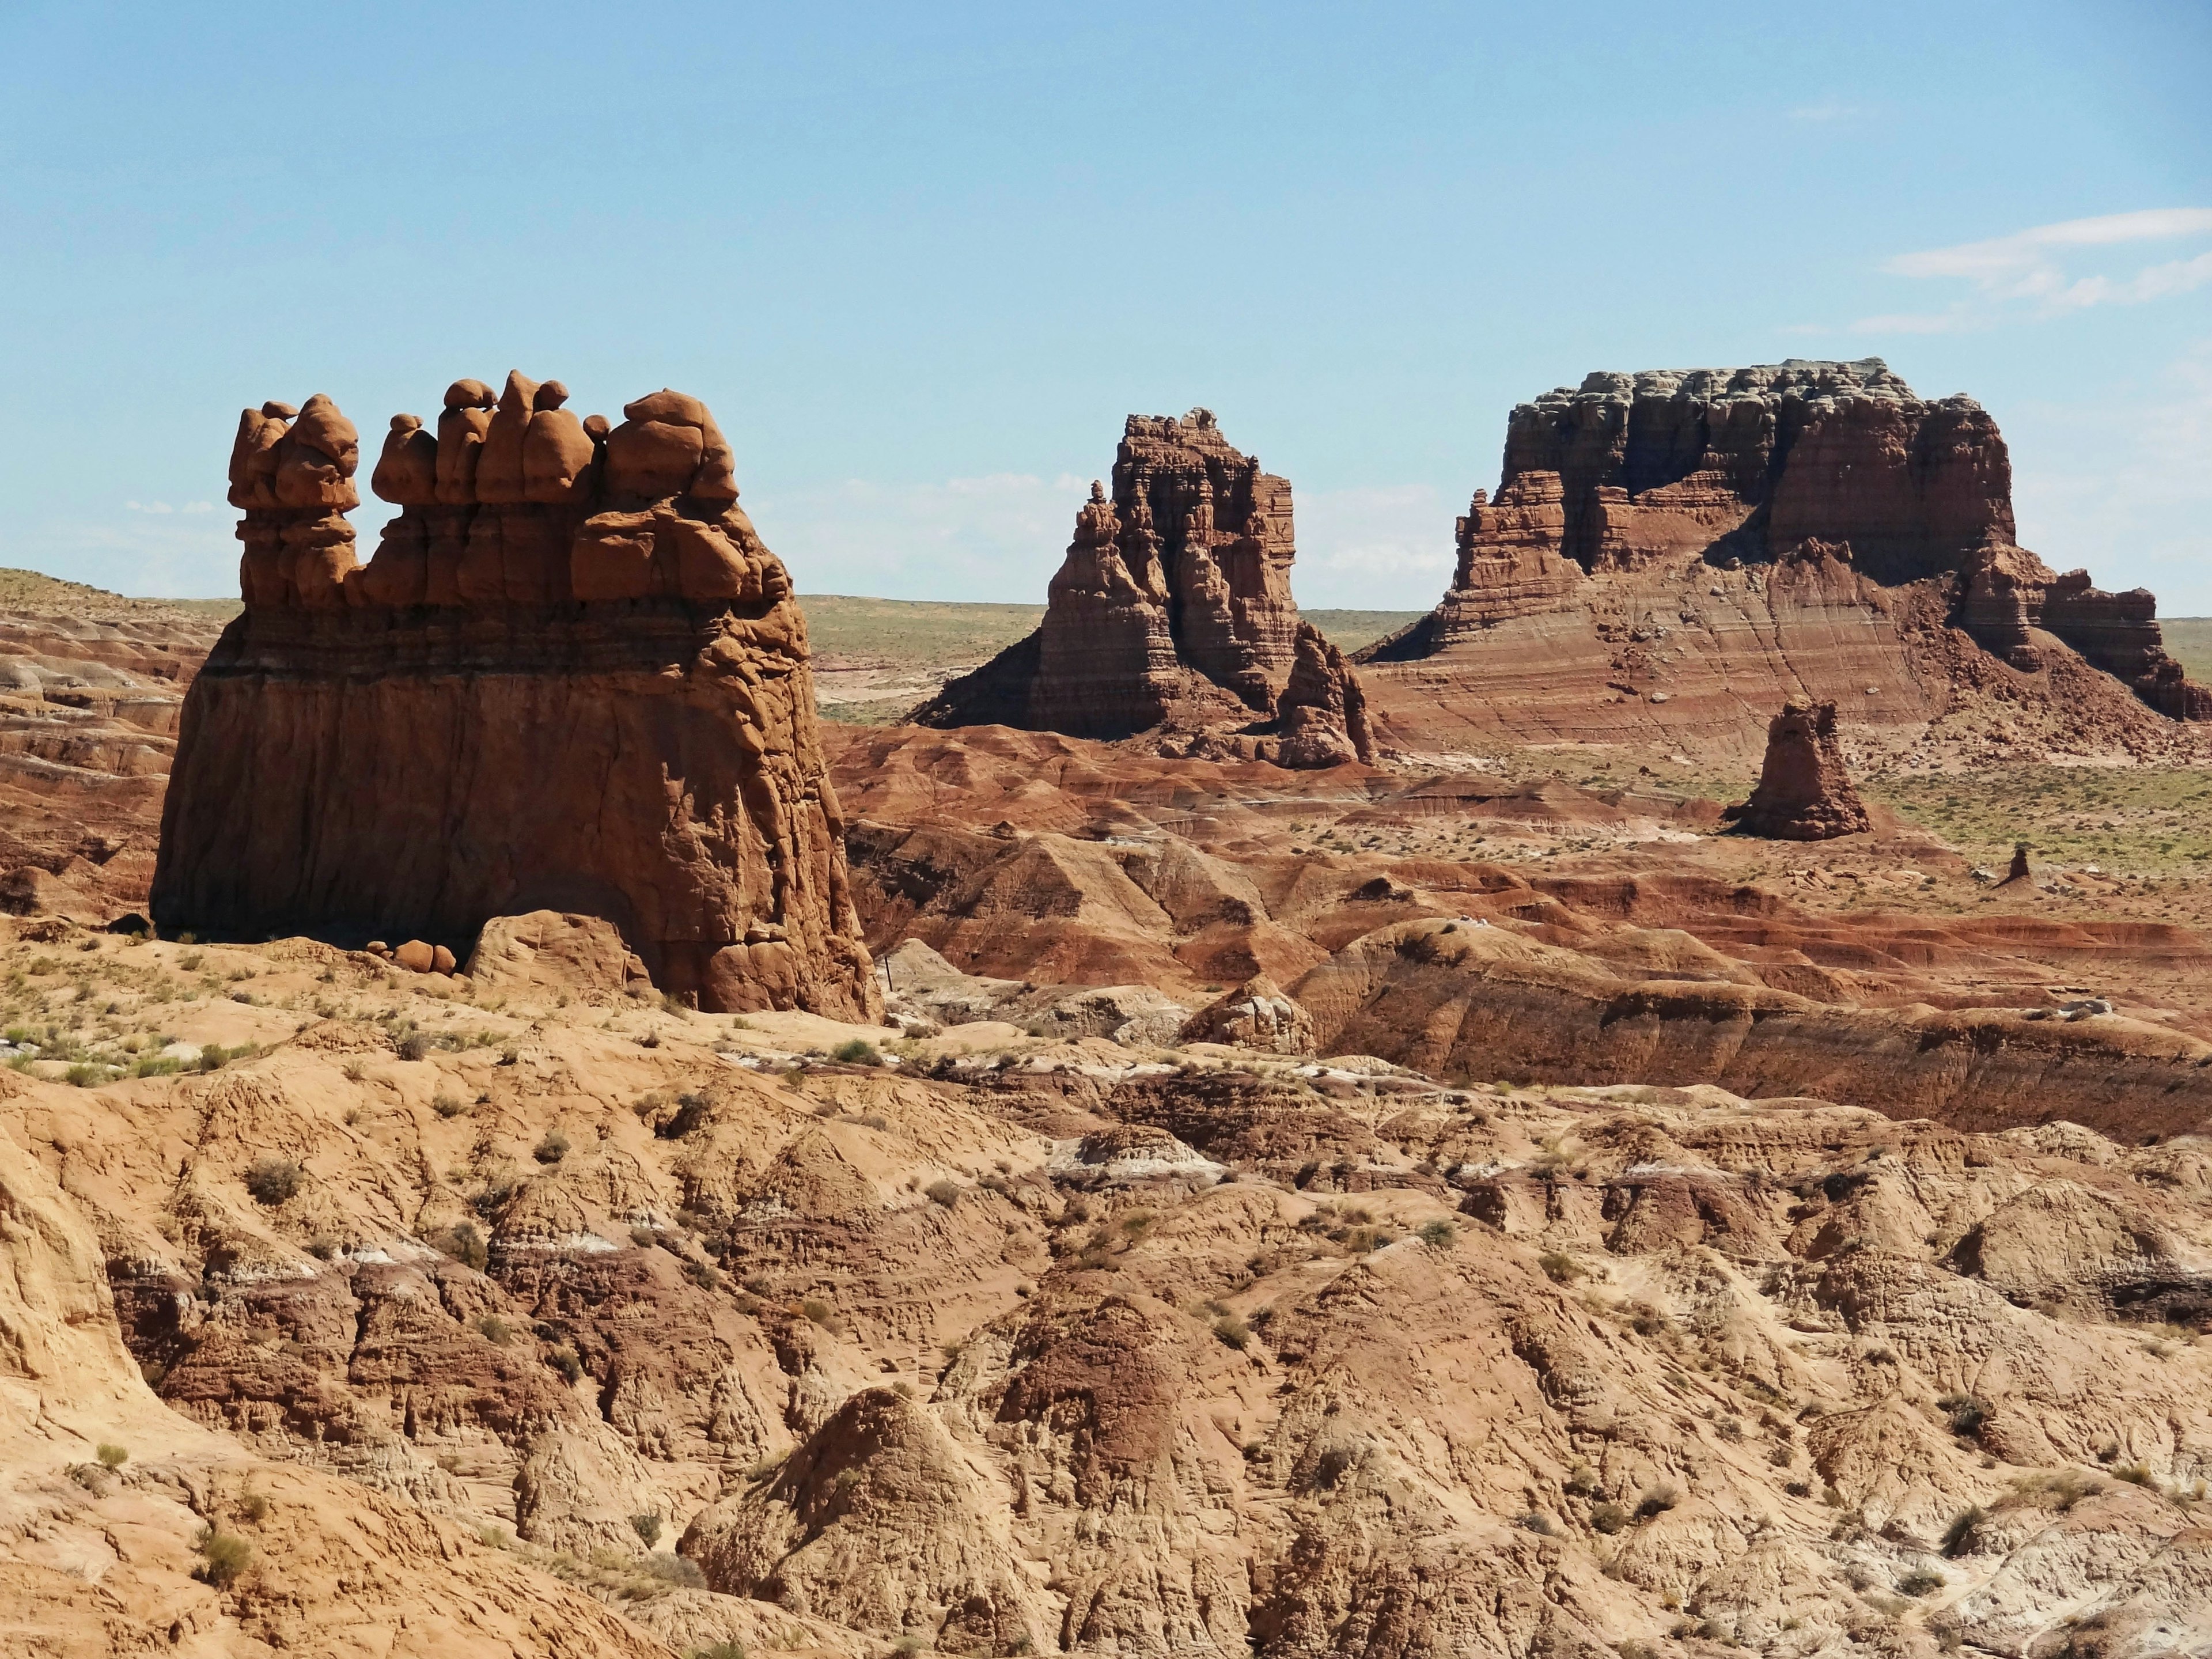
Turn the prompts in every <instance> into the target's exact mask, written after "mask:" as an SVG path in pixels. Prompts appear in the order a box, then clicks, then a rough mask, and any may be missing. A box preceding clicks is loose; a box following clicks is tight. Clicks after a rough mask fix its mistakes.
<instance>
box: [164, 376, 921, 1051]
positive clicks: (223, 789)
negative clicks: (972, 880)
mask: <svg viewBox="0 0 2212 1659" xmlns="http://www.w3.org/2000/svg"><path fill="white" fill-rule="evenodd" d="M567 398H568V394H567V391H566V389H565V388H564V387H562V385H561V384H560V383H559V382H558V381H556V380H548V381H544V382H543V383H539V382H534V381H532V380H527V379H526V378H525V377H524V376H522V375H521V374H510V375H509V376H508V377H507V384H506V386H505V389H504V390H503V391H502V392H501V393H500V394H499V395H498V396H496V397H495V396H494V395H493V393H492V392H491V390H490V388H489V386H486V385H485V384H484V383H483V382H482V381H479V380H458V381H456V382H454V384H453V386H451V387H450V388H448V390H447V393H446V397H445V411H444V413H443V414H442V415H441V416H440V417H439V419H438V422H437V426H436V428H435V432H434V431H433V430H432V428H430V427H428V425H426V424H425V423H424V422H422V421H421V420H420V419H418V418H417V417H416V416H411V415H402V416H397V417H395V418H394V420H393V421H392V427H391V430H390V433H389V434H388V435H387V436H386V440H385V444H384V449H383V453H382V455H381V456H380V459H379V460H378V462H377V464H376V467H375V471H374V474H373V475H372V480H371V482H372V486H373V488H374V489H375V490H376V491H377V493H378V494H379V495H382V496H383V497H384V498H385V499H386V500H387V501H392V502H393V503H395V504H396V505H398V507H399V508H400V509H401V510H400V512H399V513H398V516H396V517H395V518H393V519H392V520H391V522H390V523H389V524H387V525H386V526H385V530H384V533H383V537H382V540H381V542H380V544H379V546H378V549H377V552H376V556H375V557H374V559H373V560H372V561H371V562H369V563H368V565H366V566H362V565H359V564H357V563H356V561H355V557H354V550H353V532H352V530H351V528H350V526H348V525H347V523H346V520H345V514H346V513H347V512H348V511H349V510H350V509H351V508H352V507H354V506H356V504H357V502H358V496H357V495H356V492H355V489H354V483H353V474H354V472H355V470H356V465H357V462H358V456H359V447H358V443H357V441H356V437H355V434H354V428H353V427H352V425H351V424H350V423H349V422H347V421H346V420H345V418H344V417H343V416H342V415H340V414H339V413H338V410H337V406H336V405H335V404H332V403H331V400H330V399H329V398H325V397H320V396H318V397H315V398H310V399H308V401H307V404H305V405H303V406H302V407H301V409H300V410H299V411H298V412H297V415H296V416H295V414H294V412H293V411H292V410H291V409H290V408H289V406H288V405H285V404H274V403H272V404H264V405H263V406H262V407H261V409H259V410H248V411H247V412H246V415H245V416H244V417H243V418H242V420H241V422H240V433H239V438H238V442H237V445H236V447H235V448H234V451H233V453H232V459H231V493H230V499H231V501H233V502H234V503H235V504H236V505H238V506H240V507H243V508H244V509H245V510H246V516H245V520H244V522H243V523H242V524H241V525H240V526H239V531H238V534H239V538H240V540H241V541H242V542H243V543H244V544H245V548H246V551H245V556H244V558H243V560H242V561H241V565H240V588H241V590H242V592H243V593H244V595H245V599H246V610H245V611H244V613H243V614H242V615H241V616H240V617H238V618H237V619H236V620H235V621H234V622H233V623H231V625H230V626H229V627H228V629H225V631H224V633H223V635H222V640H221V641H219V642H218V643H217V644H216V648H215V650H214V652H213V653H211V654H210V657H209V659H208V661H207V664H206V665H205V667H204V668H203V669H202V671H201V672H200V675H199V677H198V678H197V679H196V680H195V681H194V683H193V685H192V690H191V694H190V696H188V697H187V699H186V701H185V708H184V712H183V716H182V720H181V728H180V735H179V744H178V752H177V760H176V764H175V768H174V771H173V781H172V782H171V785H170V788H169V793H168V798H167V803H166V805H165V807H164V811H163V814H162V823H161V854H160V858H159V861H158V864H157V866H156V869H155V877H154V888H153V908H154V915H155V921H156V922H157V924H158V925H159V926H160V927H161V928H162V929H163V930H164V931H165V932H168V933H175V932H178V931H181V930H191V931H192V932H195V933H199V934H202V935H203V936H209V937H217V938H223V937H228V938H237V937H257V936H267V935H271V934H278V933H310V934H314V935H317V936H319V937H324V938H327V939H333V940H337V941H342V942H347V943H353V944H359V943H362V942H364V941H366V940H368V939H372V938H378V937H382V938H389V939H409V938H415V939H423V940H426V941H433V942H435V943H436V944H437V945H442V946H444V947H446V948H447V949H449V950H451V951H453V953H454V954H455V955H456V956H459V957H466V955H467V954H468V951H469V947H470V945H471V941H472V940H473V939H475V938H476V936H477V933H478V931H479V930H480V929H481V928H482V927H483V925H484V924H485V923H486V922H487V921H490V920H491V919H492V918H494V917H496V916H503V915H520V914H521V913H525V912H529V911H536V910H551V911H560V912H568V913H572V914H575V915H590V916H598V917H601V918H604V919H605V921H609V922H611V923H612V924H613V925H614V927H616V928H617V929H618V930H619V932H620V933H621V935H622V939H623V943H624V944H625V945H626V946H627V947H628V948H629V949H630V950H633V951H635V952H636V953H637V955H638V957H640V958H641V960H642V962H643V963H644V964H645V967H646V969H647V971H648V972H649V973H650V974H651V975H652V977H653V982H654V983H655V984H657V985H658V986H659V987H661V988H662V989H664V990H666V991H670V992H672V993H674V994H677V995H678V996H682V997H684V998H687V999H690V1000H695V1001H696V1003H697V1004H698V1005H699V1006H702V1007H704V1008H708V1009H717V1010H723V1011H732V1010H743V1009H749V1008H763V1007H770V1006H774V1007H793V1006H796V1007H801V1008H807V1009H811V1010H814V1011H816V1012H822V1013H825V1014H833V1015H838V1016H842V1017H857V1016H860V1015H862V1014H866V1013H872V1012H874V1011H875V1010H877V1009H878V1007H879V1006H880V1004H879V994H878V992H877V991H876V990H875V988H874V983H873V980H872V976H871V975H870V972H869V969H868V959H867V955H866V950H865V948H864V947H863V945H861V943H860V925H859V922H858V920H857V918H856V917H855V915H854V910H853V905H852V900H851V897H850V896H849V893H848V887H847V882H846V872H845V852H844V823H843V818H842V812H841V811H840V809H839V806H838V804H837V798H836V790H835V789H834V788H833V787H832V786H831V784H830V781H829V776H828V773H827V769H826V767H825V765H824V763H823V756H822V751H821V749H820V747H819V745H818V744H817V741H816V734H815V729H814V696H813V690H812V685H811V678H810V674H809V670H808V665H807V647H806V629H805V622H804V621H803V619H802V618H801V617H800V615H799V607H798V605H796V604H795V603H794V601H793V598H792V589H791V581H790V578H789V577H788V575H787V574H786V573H785V570H784V568H783V565H782V563H781V561H780V560H778V559H777V558H776V556H775V555H774V554H773V553H771V552H769V550H768V549H767V548H766V547H765V546H763V544H762V543H761V540H760V538H759V537H758V535H757V534H756V533H755V532H754V530H753V527H752V524H751V522H750V520H749V519H748V518H747V517H746V516H745V514H744V511H743V509H741V508H740V507H738V505H737V496H738V489H737V483H736V481H735V477H734V475H733V472H732V459H731V454H730V450H729V446H728V445H727V443H726V441H724V440H723V437H722V435H721V433H720V429H719V428H717V427H716V426H715V424H714V417H713V416H711V415H710V414H709V413H708V411H707V409H706V406H705V405H704V404H701V403H700V402H699V401H698V400H697V399H696V398H689V397H686V396H684V394H682V393H680V392H667V391H663V392H654V393H653V394H652V395H650V396H649V397H646V398H640V399H638V400H637V401H636V402H635V403H632V404H629V405H627V406H626V407H625V408H624V410H623V414H624V416H625V417H626V418H625V419H624V421H623V422H622V424H620V425H618V426H610V424H609V423H608V422H606V421H605V419H604V418H603V417H601V416H596V415H595V416H590V417H588V418H586V419H584V420H578V419H577V418H576V416H574V415H573V414H571V413H570V412H569V411H568V410H567V409H566V408H564V407H563V405H564V404H565V403H566V402H567Z"/></svg>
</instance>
